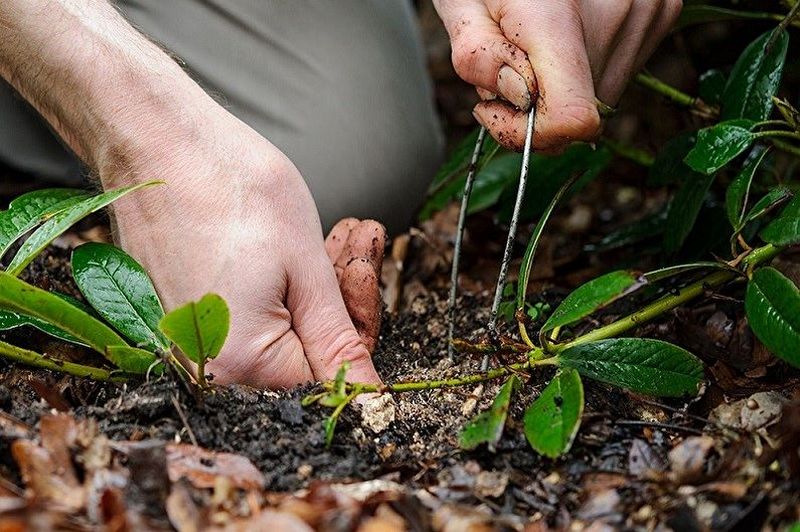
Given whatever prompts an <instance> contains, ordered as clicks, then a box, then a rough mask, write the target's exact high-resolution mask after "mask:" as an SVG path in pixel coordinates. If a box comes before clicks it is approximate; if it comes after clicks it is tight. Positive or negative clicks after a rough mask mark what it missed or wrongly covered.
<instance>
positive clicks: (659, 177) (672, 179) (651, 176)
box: [647, 131, 697, 186]
mask: <svg viewBox="0 0 800 532" xmlns="http://www.w3.org/2000/svg"><path fill="white" fill-rule="evenodd" d="M696 142H697V132H695V131H688V132H686V133H682V134H680V135H678V136H677V137H674V138H672V139H670V140H668V141H667V142H666V143H665V144H664V146H663V147H662V148H661V150H659V152H658V154H656V158H655V160H654V161H653V164H652V165H651V166H650V168H649V170H648V174H647V184H648V185H653V186H664V185H671V184H672V183H680V182H683V181H685V180H686V179H687V178H688V176H690V175H691V174H693V173H694V172H692V170H691V168H689V167H688V166H686V163H685V162H683V159H684V158H685V157H686V155H687V154H688V153H689V151H691V149H692V147H693V146H694V145H695V143H696Z"/></svg>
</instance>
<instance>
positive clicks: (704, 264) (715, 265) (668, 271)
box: [642, 261, 739, 283]
mask: <svg viewBox="0 0 800 532" xmlns="http://www.w3.org/2000/svg"><path fill="white" fill-rule="evenodd" d="M700 269H712V270H731V271H734V272H738V271H739V270H737V269H736V268H733V267H731V266H729V265H727V264H725V263H724V262H714V261H698V262H689V263H687V264H677V265H675V266H667V267H666V268H659V269H657V270H652V271H649V272H647V273H643V274H642V279H644V280H645V281H647V282H648V283H655V282H658V281H662V280H664V279H668V278H670V277H674V276H675V275H679V274H681V273H685V272H688V271H692V270H700Z"/></svg>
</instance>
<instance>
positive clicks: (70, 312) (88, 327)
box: [0, 272, 156, 367]
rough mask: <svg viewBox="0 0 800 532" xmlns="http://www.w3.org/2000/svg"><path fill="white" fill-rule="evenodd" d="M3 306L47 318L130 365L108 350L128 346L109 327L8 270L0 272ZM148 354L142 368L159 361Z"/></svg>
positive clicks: (1, 302) (0, 297) (0, 303)
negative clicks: (7, 271) (113, 347)
mask: <svg viewBox="0 0 800 532" xmlns="http://www.w3.org/2000/svg"><path fill="white" fill-rule="evenodd" d="M0 308H2V309H4V310H11V311H14V312H20V313H22V314H26V315H28V316H33V317H35V318H39V319H41V320H44V321H46V322H48V323H50V324H52V325H54V326H56V327H58V328H59V329H61V330H63V331H65V332H67V333H69V334H71V335H72V336H74V337H75V338H77V339H78V340H80V341H81V342H83V343H85V344H86V345H88V346H89V347H91V348H92V349H94V350H95V351H97V352H98V353H100V354H102V355H103V356H105V357H107V358H108V359H109V360H110V361H111V362H113V363H114V364H115V365H116V366H118V367H120V363H122V364H125V365H128V363H129V362H130V361H128V360H120V359H118V358H115V357H114V355H113V354H112V353H110V352H109V350H108V349H109V347H112V346H126V345H127V344H126V343H125V340H123V339H122V338H121V337H120V336H119V335H118V334H117V333H116V332H114V330H113V329H111V328H110V327H109V326H107V325H106V324H104V323H103V322H101V321H99V320H97V319H95V318H94V317H92V316H91V315H90V314H88V313H86V312H84V311H82V310H80V309H79V308H77V307H75V306H74V305H72V304H70V303H69V302H67V301H65V300H64V299H62V298H60V297H58V296H57V295H55V294H51V293H50V292H46V291H44V290H42V289H40V288H36V287H35V286H33V285H30V284H28V283H26V282H24V281H21V280H19V279H17V278H16V277H14V276H13V275H10V274H8V273H5V272H0ZM148 355H149V356H148V357H146V360H141V361H139V363H141V366H142V367H147V366H149V365H151V364H152V363H153V362H154V361H155V360H156V358H155V356H153V355H152V354H151V353H148Z"/></svg>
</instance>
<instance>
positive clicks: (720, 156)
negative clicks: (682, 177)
mask: <svg viewBox="0 0 800 532" xmlns="http://www.w3.org/2000/svg"><path fill="white" fill-rule="evenodd" d="M754 125H755V124H754V123H753V122H752V121H749V120H730V121H727V122H720V123H719V124H717V125H714V126H711V127H707V128H704V129H701V130H700V131H699V132H698V133H697V143H696V144H695V145H694V148H692V150H691V151H690V152H689V154H688V155H687V156H686V158H685V159H684V161H686V164H688V165H689V167H690V168H691V169H692V170H695V171H697V172H700V173H701V174H705V175H710V174H713V173H714V172H716V171H717V170H719V169H720V168H722V167H723V166H725V165H726V164H728V163H729V162H730V161H731V160H733V158H734V157H736V156H737V155H739V154H740V153H742V152H743V151H744V150H745V149H747V147H748V146H750V144H752V143H753V141H754V140H755V135H754V134H753V133H752V132H751V131H750V129H751V128H752V127H753V126H754Z"/></svg>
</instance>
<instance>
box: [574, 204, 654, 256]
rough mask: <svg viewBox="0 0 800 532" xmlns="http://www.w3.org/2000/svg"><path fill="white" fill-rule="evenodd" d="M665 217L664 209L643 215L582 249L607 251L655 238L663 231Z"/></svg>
mask: <svg viewBox="0 0 800 532" xmlns="http://www.w3.org/2000/svg"><path fill="white" fill-rule="evenodd" d="M666 219H667V211H666V210H662V211H660V212H657V213H655V214H651V215H649V216H645V217H644V218H641V219H639V220H636V221H634V222H631V223H630V224H628V225H626V226H623V227H621V228H619V229H617V230H616V231H612V232H611V233H608V234H607V235H606V236H604V237H603V238H602V239H600V241H599V242H597V243H593V244H587V245H586V246H584V248H583V249H584V251H588V252H598V251H609V250H612V249H619V248H624V247H627V246H630V245H632V244H638V243H639V242H643V241H645V240H648V239H651V238H655V237H657V236H658V235H660V234H661V233H663V232H664V221H665V220H666Z"/></svg>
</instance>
